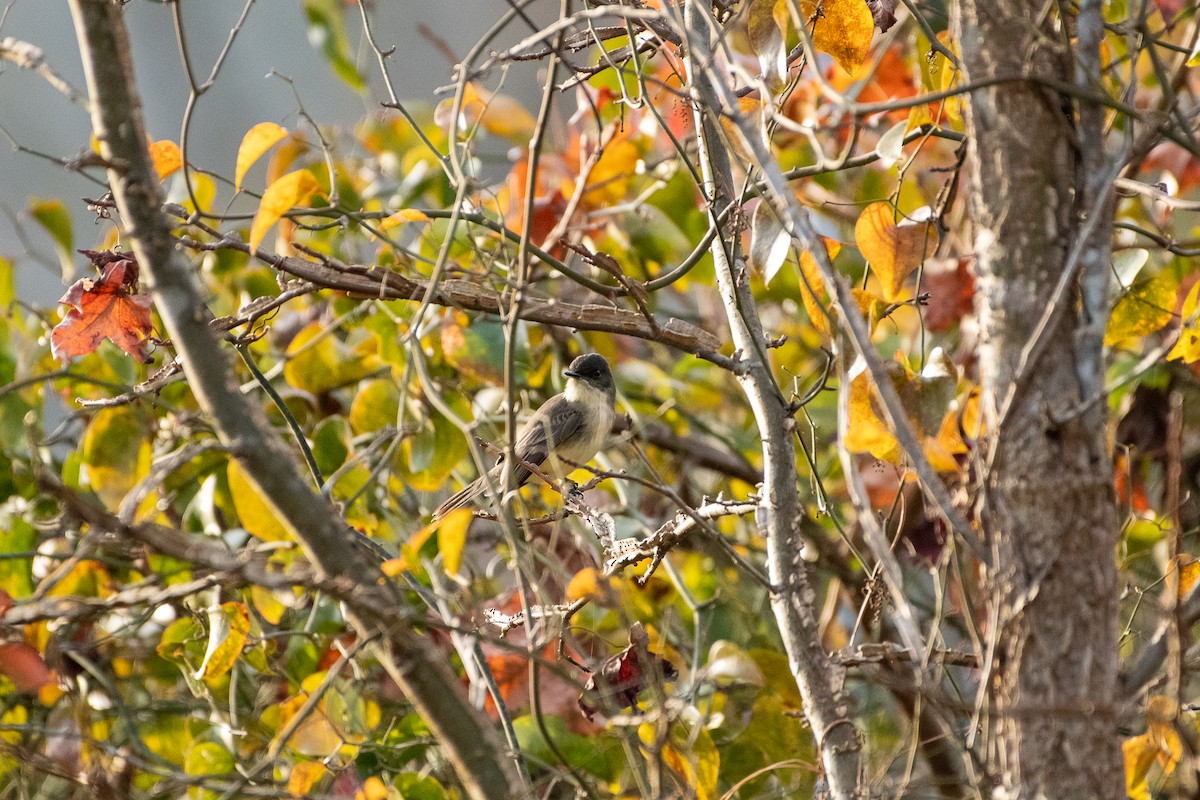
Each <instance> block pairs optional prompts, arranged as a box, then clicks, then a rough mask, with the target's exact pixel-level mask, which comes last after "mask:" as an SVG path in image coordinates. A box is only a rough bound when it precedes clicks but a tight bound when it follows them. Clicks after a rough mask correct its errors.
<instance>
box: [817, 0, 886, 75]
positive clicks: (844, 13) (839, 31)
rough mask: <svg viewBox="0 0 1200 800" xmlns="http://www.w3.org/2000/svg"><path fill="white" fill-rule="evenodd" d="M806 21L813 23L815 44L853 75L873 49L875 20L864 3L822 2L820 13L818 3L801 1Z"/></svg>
mask: <svg viewBox="0 0 1200 800" xmlns="http://www.w3.org/2000/svg"><path fill="white" fill-rule="evenodd" d="M800 9H801V11H802V12H803V14H804V17H805V21H806V22H808V21H809V20H813V17H814V16H816V19H815V20H814V21H813V22H812V23H811V24H812V26H813V27H812V28H810V30H812V37H813V44H814V45H816V47H817V49H818V50H821V51H824V52H826V53H828V54H829V55H831V56H833V60H834V61H836V62H837V63H838V66H839V67H841V68H842V69H844V70H846V72H849V73H850V74H851V75H853V74H854V73H855V72H856V71H857V70H858V68H859V67H860V66H862V63H863V61H865V60H866V58H867V53H868V52H870V50H871V37H872V36H874V35H875V20H874V19H873V18H872V17H871V11H870V9H868V8H867V4H866V3H864V2H862V0H822V2H821V11H820V14H819V15H818V14H817V3H816V2H815V0H801V3H800Z"/></svg>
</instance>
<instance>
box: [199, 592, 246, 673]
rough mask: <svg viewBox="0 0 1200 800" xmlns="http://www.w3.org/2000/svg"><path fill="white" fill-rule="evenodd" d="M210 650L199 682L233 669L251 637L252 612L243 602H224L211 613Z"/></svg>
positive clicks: (211, 610)
mask: <svg viewBox="0 0 1200 800" xmlns="http://www.w3.org/2000/svg"><path fill="white" fill-rule="evenodd" d="M208 620H209V623H208V625H209V629H208V649H207V650H206V651H205V653H204V661H203V662H201V664H200V668H199V669H197V670H196V674H195V677H196V679H197V680H201V679H203V680H213V679H214V678H219V677H221V676H222V675H224V674H225V673H227V672H229V670H231V669H232V668H233V665H234V663H235V662H236V661H237V658H238V656H240V655H241V654H242V649H243V648H244V647H245V646H246V640H247V639H248V638H249V635H250V612H249V611H247V610H246V606H245V605H243V604H242V603H236V602H229V603H222V604H221V605H220V607H218V608H214V609H210V610H209V612H208Z"/></svg>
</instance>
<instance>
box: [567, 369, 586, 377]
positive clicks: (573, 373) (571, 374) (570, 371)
mask: <svg viewBox="0 0 1200 800" xmlns="http://www.w3.org/2000/svg"><path fill="white" fill-rule="evenodd" d="M563 375H566V376H567V377H568V378H582V377H583V376H582V375H580V374H579V373H578V372H576V371H575V370H573V369H564V370H563Z"/></svg>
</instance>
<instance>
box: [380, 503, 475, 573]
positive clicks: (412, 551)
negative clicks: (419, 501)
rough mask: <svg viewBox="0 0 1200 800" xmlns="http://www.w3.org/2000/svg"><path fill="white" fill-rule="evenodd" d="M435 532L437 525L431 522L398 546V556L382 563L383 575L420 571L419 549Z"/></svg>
mask: <svg viewBox="0 0 1200 800" xmlns="http://www.w3.org/2000/svg"><path fill="white" fill-rule="evenodd" d="M468 513H469V512H468ZM448 516H449V515H448V514H447V517H448ZM437 530H438V523H437V522H431V523H429V524H428V525H426V526H425V527H424V528H421V529H420V530H419V531H417V532H416V533H414V534H412V535H411V536H409V537H408V541H407V542H404V543H403V544H401V545H400V556H399V557H398V558H389V559H388V560H387V561H385V562H383V565H382V567H381V569H382V570H383V574H384V575H387V576H388V577H389V578H396V577H399V576H400V575H402V574H404V573H405V572H417V571H419V570H420V569H421V548H422V547H424V546H425V543H426V542H428V541H429V537H431V536H433V535H434V534H435V533H437Z"/></svg>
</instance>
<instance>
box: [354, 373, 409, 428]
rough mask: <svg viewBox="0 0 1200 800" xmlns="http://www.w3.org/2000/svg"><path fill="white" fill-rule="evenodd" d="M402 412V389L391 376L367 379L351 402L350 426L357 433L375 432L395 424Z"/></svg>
mask: <svg viewBox="0 0 1200 800" xmlns="http://www.w3.org/2000/svg"><path fill="white" fill-rule="evenodd" d="M399 413H400V389H399V388H397V386H396V384H395V383H394V382H393V381H392V380H391V379H390V378H376V379H375V380H371V381H365V382H364V383H362V384H361V385H360V386H359V387H358V393H357V394H355V395H354V401H353V402H352V403H351V404H350V427H351V428H352V429H353V430H354V432H355V433H358V434H362V433H374V432H375V431H378V430H382V429H383V428H386V427H387V426H388V425H395V424H396V421H397V419H398V415H399Z"/></svg>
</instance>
